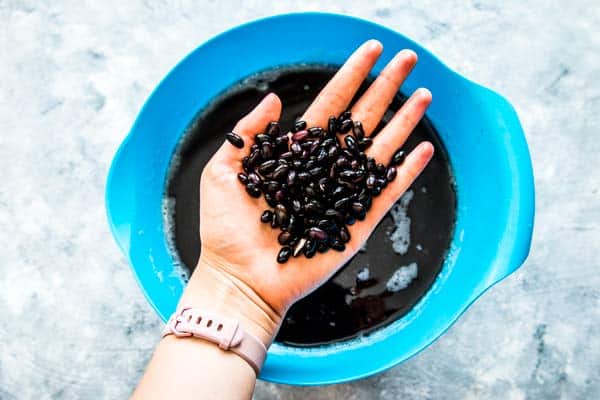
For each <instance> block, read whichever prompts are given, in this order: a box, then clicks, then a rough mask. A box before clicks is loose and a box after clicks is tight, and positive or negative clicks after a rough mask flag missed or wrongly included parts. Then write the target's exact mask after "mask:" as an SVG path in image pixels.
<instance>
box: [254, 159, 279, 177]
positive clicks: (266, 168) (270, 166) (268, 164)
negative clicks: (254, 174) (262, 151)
mask: <svg viewBox="0 0 600 400" xmlns="http://www.w3.org/2000/svg"><path fill="white" fill-rule="evenodd" d="M275 167H277V161H276V160H267V161H265V162H263V163H262V164H260V165H259V166H258V172H260V174H261V175H265V174H268V173H269V172H271V171H273V170H274V169H275Z"/></svg>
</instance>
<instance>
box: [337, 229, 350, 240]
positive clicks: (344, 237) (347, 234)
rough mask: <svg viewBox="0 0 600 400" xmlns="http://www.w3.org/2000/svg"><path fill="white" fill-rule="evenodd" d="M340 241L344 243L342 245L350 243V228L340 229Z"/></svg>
mask: <svg viewBox="0 0 600 400" xmlns="http://www.w3.org/2000/svg"><path fill="white" fill-rule="evenodd" d="M339 236H340V240H341V241H342V243H348V242H349V241H350V238H351V236H350V232H349V231H348V228H346V227H345V226H341V227H340V233H339Z"/></svg>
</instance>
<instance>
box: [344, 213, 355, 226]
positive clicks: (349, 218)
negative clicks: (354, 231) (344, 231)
mask: <svg viewBox="0 0 600 400" xmlns="http://www.w3.org/2000/svg"><path fill="white" fill-rule="evenodd" d="M355 222H356V218H354V217H352V216H350V215H348V216H347V217H346V225H354V223H355Z"/></svg>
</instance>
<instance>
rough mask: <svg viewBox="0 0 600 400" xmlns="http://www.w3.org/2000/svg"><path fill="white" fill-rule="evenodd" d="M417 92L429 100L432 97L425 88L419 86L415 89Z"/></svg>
mask: <svg viewBox="0 0 600 400" xmlns="http://www.w3.org/2000/svg"><path fill="white" fill-rule="evenodd" d="M417 94H418V95H419V97H421V98H422V99H429V101H431V100H432V98H433V95H432V94H431V92H430V91H429V89H427V88H419V89H417Z"/></svg>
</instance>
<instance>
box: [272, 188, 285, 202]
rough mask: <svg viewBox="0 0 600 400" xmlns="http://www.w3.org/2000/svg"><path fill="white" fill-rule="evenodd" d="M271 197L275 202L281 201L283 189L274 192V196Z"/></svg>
mask: <svg viewBox="0 0 600 400" xmlns="http://www.w3.org/2000/svg"><path fill="white" fill-rule="evenodd" d="M273 198H274V199H275V201H277V202H282V201H283V199H285V194H284V193H283V190H278V191H276V192H275V196H273Z"/></svg>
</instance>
